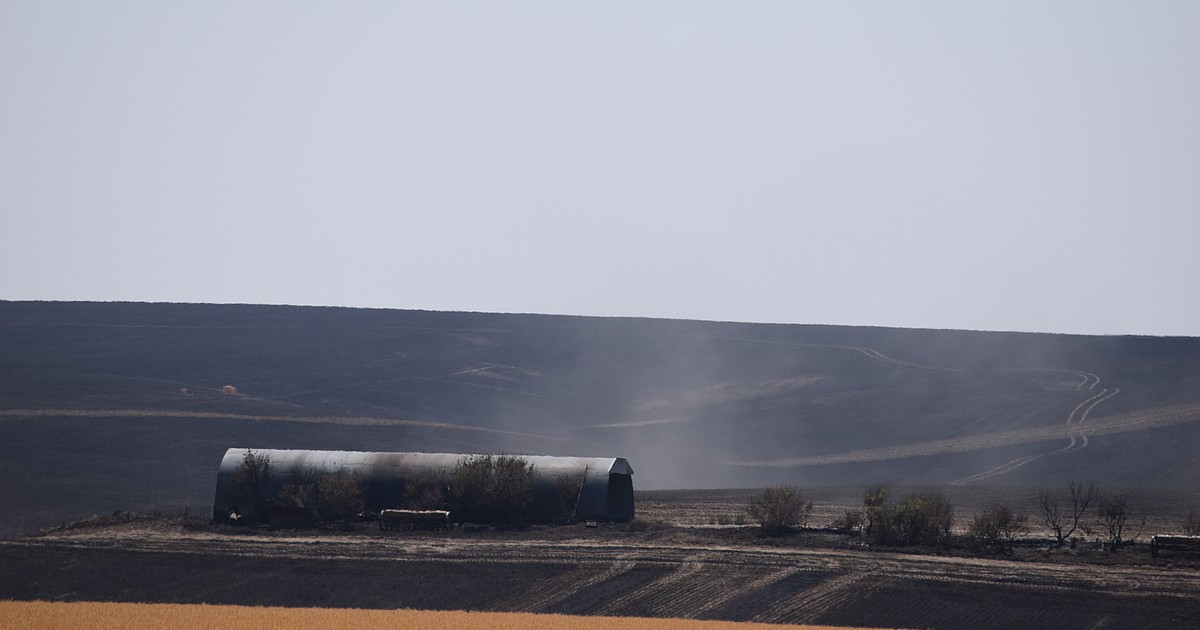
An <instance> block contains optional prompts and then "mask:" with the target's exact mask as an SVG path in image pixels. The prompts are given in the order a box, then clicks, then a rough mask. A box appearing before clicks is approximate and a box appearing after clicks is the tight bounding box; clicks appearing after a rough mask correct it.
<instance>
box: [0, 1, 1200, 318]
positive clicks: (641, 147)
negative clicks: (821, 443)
mask: <svg viewBox="0 0 1200 630" xmlns="http://www.w3.org/2000/svg"><path fill="white" fill-rule="evenodd" d="M1197 77H1200V3H1198V2H1194V1H1191V0H1188V1H1181V2H1153V1H1151V2H1098V1H1081V2H1013V1H1009V0H1006V1H998V2H990V3H984V2H958V1H954V2H890V1H888V2H840V1H839V2H834V1H828V2H820V3H817V2H722V3H705V2H695V1H690V0H689V1H684V2H595V3H590V4H585V3H579V2H513V3H496V2H480V3H470V2H467V3H443V2H437V3H435V2H429V3H420V4H417V3H401V2H336V3H334V2H329V3H313V2H149V1H147V2H122V1H117V0H112V1H105V2H91V1H87V2H56V1H49V0H36V1H35V0H29V1H19V2H17V1H12V0H0V97H2V98H0V211H2V212H3V215H2V217H3V224H2V229H0V265H2V272H0V273H2V275H0V299H52V300H138V301H172V302H249V303H286V304H319V305H321V304H328V305H343V306H376V307H393V308H419V309H436V310H471V311H502V312H539V313H568V314H581V315H629V316H649V317H672V318H694V319H719V320H736V321H763V322H791V323H830V324H852V325H860V324H869V325H884V326H902V327H927V328H970V329H984V330H1027V331H1050V332H1068V333H1089V334H1090V333H1100V334H1112V333H1135V334H1155V335H1160V334H1182V335H1190V336H1200V289H1198V287H1197V284H1198V283H1197V281H1196V275H1197V272H1198V271H1200V248H1197V247H1196V241H1197V235H1198V233H1200V212H1198V211H1200V80H1198V79H1197Z"/></svg>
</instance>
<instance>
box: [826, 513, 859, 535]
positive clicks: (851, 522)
mask: <svg viewBox="0 0 1200 630" xmlns="http://www.w3.org/2000/svg"><path fill="white" fill-rule="evenodd" d="M865 523H866V516H865V515H864V514H863V511H862V510H855V509H849V510H846V512H845V513H843V514H842V516H841V517H840V518H838V519H837V520H836V521H834V522H833V527H834V528H835V529H840V530H843V531H846V532H849V533H851V534H859V535H861V534H862V529H863V525H864V524H865Z"/></svg>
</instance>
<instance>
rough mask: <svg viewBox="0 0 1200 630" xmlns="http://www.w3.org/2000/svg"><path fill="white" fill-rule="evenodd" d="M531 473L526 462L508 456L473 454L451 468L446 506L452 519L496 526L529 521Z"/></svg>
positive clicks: (532, 482)
mask: <svg viewBox="0 0 1200 630" xmlns="http://www.w3.org/2000/svg"><path fill="white" fill-rule="evenodd" d="M534 481H535V473H534V470H533V466H532V465H531V464H530V463H529V461H528V460H526V459H524V458H521V457H514V456H511V455H500V456H495V457H493V456H492V455H473V456H470V457H464V458H463V459H461V460H460V461H459V462H458V464H457V465H455V467H454V471H453V473H452V474H451V479H450V503H451V512H453V513H454V518H455V519H456V520H460V521H471V522H476V523H488V524H491V525H496V526H500V527H520V526H523V525H526V524H527V523H528V522H529V507H530V503H531V502H532V500H533V486H534Z"/></svg>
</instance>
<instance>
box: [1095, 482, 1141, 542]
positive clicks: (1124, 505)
mask: <svg viewBox="0 0 1200 630" xmlns="http://www.w3.org/2000/svg"><path fill="white" fill-rule="evenodd" d="M1096 512H1097V514H1096V525H1097V527H1098V528H1099V529H1100V533H1101V535H1103V536H1104V537H1105V542H1107V543H1108V544H1109V546H1110V547H1111V548H1112V549H1113V551H1116V550H1117V549H1118V548H1119V547H1121V545H1123V544H1125V543H1127V542H1132V541H1134V540H1137V538H1138V536H1141V535H1142V530H1143V529H1144V528H1145V526H1146V510H1145V508H1136V509H1135V508H1134V507H1133V505H1131V504H1130V501H1129V496H1128V495H1126V494H1125V493H1106V494H1103V495H1101V496H1100V498H1099V499H1098V500H1097V502H1096ZM1130 530H1133V535H1132V536H1131V535H1130Z"/></svg>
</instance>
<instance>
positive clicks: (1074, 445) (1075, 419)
mask: <svg viewBox="0 0 1200 630" xmlns="http://www.w3.org/2000/svg"><path fill="white" fill-rule="evenodd" d="M1092 376H1095V375H1092ZM1097 383H1099V379H1097V380H1096V381H1094V382H1092V387H1095V386H1096V384H1097ZM1084 384H1086V383H1081V387H1082V385H1084ZM1089 389H1090V388H1089ZM1120 392H1121V389H1120V388H1113V390H1112V391H1111V392H1110V391H1109V390H1108V388H1104V389H1101V390H1100V393H1099V394H1096V395H1095V396H1092V397H1091V398H1088V399H1087V400H1085V401H1083V402H1081V403H1079V404H1078V405H1075V408H1074V409H1072V410H1071V413H1070V414H1069V415H1068V416H1067V425H1068V426H1070V425H1071V424H1083V422H1084V421H1086V420H1087V417H1088V414H1089V413H1091V412H1092V409H1095V408H1096V405H1099V404H1100V403H1102V402H1104V401H1106V400H1108V399H1109V398H1112V397H1113V396H1116V395H1117V394H1119V393H1120ZM1068 439H1069V442H1068V443H1067V445H1066V446H1064V447H1062V448H1060V449H1058V450H1054V451H1049V452H1046V453H1035V454H1033V455H1026V456H1024V457H1018V458H1017V459H1014V460H1012V461H1008V462H1005V463H1003V464H1000V465H999V466H997V467H995V468H992V469H991V470H986V471H984V472H981V473H978V474H975V475H971V476H969V477H963V478H962V479H957V480H955V481H952V482H950V483H951V485H963V484H967V483H971V482H975V481H982V480H984V479H991V478H992V477H999V476H1000V475H1003V474H1007V473H1009V472H1012V471H1014V470H1016V469H1018V468H1020V467H1022V466H1024V465H1025V464H1028V463H1030V462H1032V461H1036V460H1038V459H1041V458H1043V457H1048V456H1050V455H1061V454H1064V453H1072V452H1075V451H1079V450H1082V449H1084V448H1087V445H1088V436H1087V433H1084V432H1080V433H1079V435H1078V436H1076V435H1075V434H1071V435H1069V436H1068Z"/></svg>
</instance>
